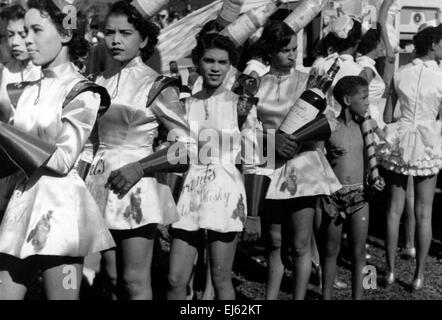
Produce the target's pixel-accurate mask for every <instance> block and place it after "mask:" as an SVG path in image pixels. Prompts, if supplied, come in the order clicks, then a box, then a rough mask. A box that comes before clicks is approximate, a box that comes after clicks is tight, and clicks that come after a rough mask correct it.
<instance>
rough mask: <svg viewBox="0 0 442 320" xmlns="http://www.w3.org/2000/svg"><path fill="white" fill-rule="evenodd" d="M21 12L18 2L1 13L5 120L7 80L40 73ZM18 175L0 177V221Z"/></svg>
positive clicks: (1, 115)
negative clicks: (4, 34)
mask: <svg viewBox="0 0 442 320" xmlns="http://www.w3.org/2000/svg"><path fill="white" fill-rule="evenodd" d="M25 14H26V11H25V9H23V7H22V6H20V5H14V6H11V7H9V8H8V9H6V10H5V11H3V12H2V14H1V16H2V19H3V20H4V21H5V22H6V31H7V35H8V46H9V49H10V50H11V53H12V56H13V59H12V60H11V61H10V62H8V63H7V64H6V65H4V66H3V65H0V121H8V118H9V117H11V113H13V112H14V106H12V105H11V102H10V99H9V95H8V92H7V90H6V86H7V85H8V84H9V83H19V82H23V81H35V80H38V79H39V78H40V76H41V75H40V72H41V71H40V67H37V66H35V65H34V64H33V63H32V62H31V60H30V59H29V54H28V51H27V50H26V43H25V38H26V31H25ZM19 175H20V174H16V175H11V176H8V177H5V178H2V179H1V180H0V221H1V217H2V215H3V212H4V211H5V209H6V205H7V204H8V201H9V198H10V196H11V192H12V190H13V188H14V181H15V180H16V179H17V178H18V176H19Z"/></svg>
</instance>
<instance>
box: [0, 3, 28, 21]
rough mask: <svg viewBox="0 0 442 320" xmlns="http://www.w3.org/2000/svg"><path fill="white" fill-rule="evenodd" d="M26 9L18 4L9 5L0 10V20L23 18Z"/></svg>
mask: <svg viewBox="0 0 442 320" xmlns="http://www.w3.org/2000/svg"><path fill="white" fill-rule="evenodd" d="M25 15H26V10H25V9H24V8H23V7H22V6H21V5H19V4H16V5H13V6H10V7H9V8H7V9H6V10H4V11H2V13H1V14H0V17H1V18H2V20H4V21H6V22H8V21H17V20H22V19H24V18H25Z"/></svg>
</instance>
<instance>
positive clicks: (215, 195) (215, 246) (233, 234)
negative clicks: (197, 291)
mask: <svg viewBox="0 0 442 320" xmlns="http://www.w3.org/2000/svg"><path fill="white" fill-rule="evenodd" d="M193 60H194V63H195V65H196V66H197V67H198V70H199V73H200V75H201V76H202V78H203V88H202V90H201V91H200V92H198V93H196V94H195V95H193V96H192V97H191V98H188V99H187V100H186V102H185V108H186V115H187V120H188V122H189V125H190V128H191V132H192V133H193V134H195V136H196V137H199V145H200V148H199V158H198V163H192V164H191V166H190V169H189V170H188V172H187V174H186V178H185V181H184V185H183V190H182V191H181V195H180V199H179V201H178V212H179V214H180V220H179V221H178V222H176V223H174V224H173V229H174V230H173V242H172V247H171V253H170V269H169V288H170V289H169V292H168V298H169V299H184V298H185V297H186V285H187V283H188V281H189V279H190V277H191V272H192V268H193V262H194V258H195V255H196V254H197V250H198V246H199V245H204V242H203V240H204V233H203V231H204V230H207V238H208V242H209V244H208V247H209V252H208V254H209V255H210V268H211V275H212V281H213V286H214V289H215V295H216V298H217V299H219V300H234V299H235V291H234V288H233V284H232V279H231V272H232V265H233V260H234V257H235V250H236V245H237V241H238V233H240V232H242V231H243V229H244V223H245V222H246V217H247V201H246V195H245V189H244V182H243V178H242V176H241V172H240V171H239V170H238V168H237V167H236V164H238V160H239V159H240V156H241V154H242V153H241V150H242V148H243V147H244V146H243V145H242V134H245V132H246V131H247V132H248V133H252V132H253V130H254V129H256V128H257V127H258V121H257V116H256V107H254V106H253V107H252V109H251V111H250V113H249V115H248V117H247V119H246V121H245V123H244V124H243V125H241V124H239V123H238V113H237V108H238V102H239V96H237V95H236V94H234V93H232V92H231V91H230V90H229V89H228V88H226V87H225V86H224V85H223V81H224V78H225V76H226V74H227V72H228V70H229V68H230V66H231V65H232V64H235V63H236V60H237V52H236V49H235V46H234V44H233V43H232V42H231V41H230V40H229V39H228V38H226V37H224V36H220V35H216V34H211V35H205V36H203V37H202V38H200V39H198V45H197V47H196V48H195V49H194V51H193ZM198 128H199V129H198ZM218 137H219V138H218ZM226 146H227V147H226Z"/></svg>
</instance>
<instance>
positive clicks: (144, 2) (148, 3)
mask: <svg viewBox="0 0 442 320" xmlns="http://www.w3.org/2000/svg"><path fill="white" fill-rule="evenodd" d="M168 3H169V0H134V1H132V2H131V3H130V4H131V5H132V6H134V7H135V8H136V9H137V10H138V11H139V12H140V13H141V14H142V15H143V17H146V18H152V17H153V16H155V15H156V14H157V13H158V12H159V11H160V10H161V9H162V8H164V6H166V5H167V4H168Z"/></svg>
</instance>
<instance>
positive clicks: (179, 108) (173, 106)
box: [151, 87, 190, 142]
mask: <svg viewBox="0 0 442 320" xmlns="http://www.w3.org/2000/svg"><path fill="white" fill-rule="evenodd" d="M151 109H152V112H153V113H154V114H155V116H156V117H157V119H158V121H159V122H161V123H162V124H163V125H164V126H165V127H166V129H167V130H168V131H169V138H170V137H171V136H172V139H168V140H169V141H172V140H177V141H183V142H184V141H188V139H189V138H190V130H189V124H188V122H187V120H186V109H185V107H184V105H183V104H182V103H181V101H180V99H179V96H178V92H177V91H176V90H175V89H174V88H173V87H169V88H166V89H164V90H163V91H162V92H161V94H160V95H159V96H158V97H157V98H156V99H155V102H154V103H153V104H152V106H151Z"/></svg>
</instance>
